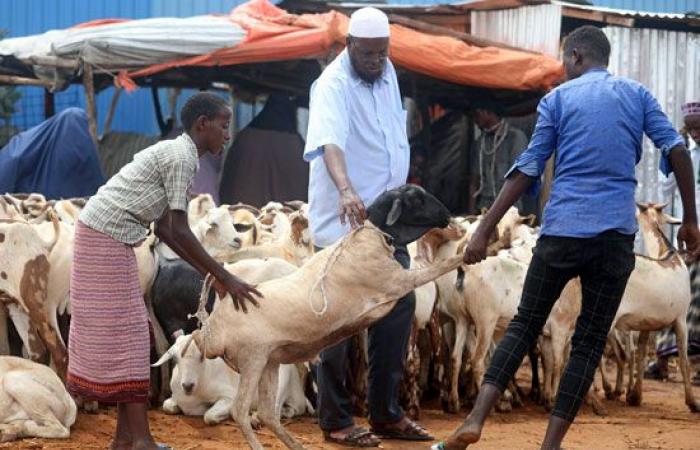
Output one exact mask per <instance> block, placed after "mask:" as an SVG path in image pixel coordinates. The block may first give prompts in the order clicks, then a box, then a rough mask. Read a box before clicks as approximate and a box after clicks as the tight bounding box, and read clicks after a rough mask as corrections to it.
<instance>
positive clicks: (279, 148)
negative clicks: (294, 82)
mask: <svg viewBox="0 0 700 450" xmlns="http://www.w3.org/2000/svg"><path fill="white" fill-rule="evenodd" d="M303 153H304V140H303V139H302V137H301V136H300V135H299V132H298V131H297V105H296V103H295V102H294V101H293V100H292V99H290V98H289V96H288V95H285V94H283V93H272V94H270V96H269V97H268V98H267V101H266V102H265V106H264V107H263V109H262V111H260V113H259V114H258V115H257V116H255V117H254V118H253V120H252V121H251V122H250V123H249V124H248V125H247V126H246V127H245V128H244V129H243V130H241V131H240V132H239V133H238V135H237V136H236V139H235V140H234V141H233V145H231V148H230V149H229V151H228V154H227V155H226V162H225V163H224V170H223V174H222V176H221V183H220V184H219V192H220V194H221V201H222V202H223V203H226V204H229V205H233V204H236V203H239V202H240V203H245V204H247V205H252V206H255V207H258V208H260V207H262V206H265V205H266V204H267V203H268V202H270V201H276V202H284V201H290V200H301V201H304V202H305V201H306V200H307V188H308V185H309V166H308V164H306V162H305V161H304V160H303V157H302V155H303Z"/></svg>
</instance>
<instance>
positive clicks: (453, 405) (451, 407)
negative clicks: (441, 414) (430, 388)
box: [447, 399, 460, 414]
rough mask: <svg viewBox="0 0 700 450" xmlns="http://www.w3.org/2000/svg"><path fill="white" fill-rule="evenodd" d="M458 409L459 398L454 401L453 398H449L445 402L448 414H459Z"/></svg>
mask: <svg viewBox="0 0 700 450" xmlns="http://www.w3.org/2000/svg"><path fill="white" fill-rule="evenodd" d="M459 410H460V404H459V400H456V401H455V400H452V399H450V400H449V401H448V402H447V412H448V413H450V414H459Z"/></svg>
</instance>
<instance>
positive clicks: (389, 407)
mask: <svg viewBox="0 0 700 450" xmlns="http://www.w3.org/2000/svg"><path fill="white" fill-rule="evenodd" d="M388 48H389V21H388V19H387V17H386V15H385V14H384V13H383V12H381V11H379V10H377V9H375V8H362V9H360V10H358V11H356V12H355V13H354V14H353V15H352V17H351V19H350V26H349V30H348V42H347V48H346V49H345V50H344V51H343V52H342V53H340V55H338V57H337V58H335V60H334V61H333V62H332V63H331V64H329V65H328V67H326V69H325V70H324V71H323V73H322V74H321V76H320V77H319V78H318V79H317V80H316V81H315V82H314V84H313V86H312V87H311V94H310V105H309V129H308V133H307V139H306V148H305V151H304V159H305V160H306V161H309V163H310V165H311V167H310V172H309V225H310V229H311V234H312V237H313V240H314V244H315V245H317V246H318V247H321V248H325V247H328V246H330V245H332V244H333V243H335V242H336V241H337V240H339V239H342V238H343V237H344V236H345V235H346V234H347V233H348V232H349V231H350V229H351V228H355V227H357V226H359V225H361V224H362V223H363V221H364V219H365V218H366V213H365V206H369V205H371V204H372V203H373V202H374V200H375V199H377V197H379V196H380V195H381V194H382V193H384V192H386V191H388V190H390V189H394V188H397V187H399V186H401V185H403V184H405V183H406V178H407V177H408V168H409V147H408V139H407V137H406V112H405V111H404V109H403V107H402V105H401V94H400V92H399V86H398V82H397V79H396V72H395V71H394V67H393V65H392V64H391V61H389V59H388V58H387V54H388ZM395 258H396V260H397V261H399V263H401V264H402V265H403V266H404V267H405V268H408V266H409V265H410V257H409V256H408V252H407V250H406V247H405V246H397V247H396V253H395ZM415 305H416V299H415V296H414V295H413V293H411V294H409V295H408V296H407V297H406V298H404V299H402V300H400V301H399V302H398V303H397V304H396V306H395V307H394V309H393V310H392V311H391V312H390V313H389V314H388V315H387V316H385V317H384V318H383V319H381V320H380V321H378V322H377V323H375V324H374V325H372V326H371V327H370V328H369V330H368V347H369V348H368V350H369V376H368V382H369V383H368V384H369V386H368V392H367V397H368V404H369V420H370V424H371V426H372V430H371V432H370V431H368V430H366V429H363V428H361V427H357V426H355V424H354V421H353V417H352V403H351V401H350V395H349V392H348V390H347V388H346V385H345V382H346V372H347V366H348V364H347V360H348V341H343V342H341V343H340V344H338V345H335V346H333V347H330V348H328V349H326V350H324V351H323V352H321V354H320V358H321V363H320V364H319V366H318V371H317V375H318V413H319V426H320V427H321V429H322V430H323V432H324V437H325V439H326V440H327V441H330V442H334V443H339V444H342V445H345V446H352V447H376V446H378V445H379V439H378V437H381V438H385V439H390V438H393V439H408V440H428V441H429V440H432V438H431V437H430V436H429V435H428V433H427V432H426V431H425V430H424V429H423V428H422V427H420V426H419V425H417V424H416V423H415V422H413V421H411V420H410V419H409V418H408V417H406V415H405V414H404V411H403V410H402V409H401V407H400V406H399V402H398V395H399V385H400V383H401V380H402V378H403V367H404V362H405V359H406V348H407V344H408V338H409V334H410V331H411V324H412V322H413V316H414V311H415Z"/></svg>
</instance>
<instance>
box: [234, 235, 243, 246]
mask: <svg viewBox="0 0 700 450" xmlns="http://www.w3.org/2000/svg"><path fill="white" fill-rule="evenodd" d="M241 245H243V241H241V238H239V237H235V238H233V239H232V240H231V247H233V248H241Z"/></svg>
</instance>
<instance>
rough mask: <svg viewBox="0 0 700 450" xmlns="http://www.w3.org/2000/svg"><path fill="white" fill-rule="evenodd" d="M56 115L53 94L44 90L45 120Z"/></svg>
mask: <svg viewBox="0 0 700 450" xmlns="http://www.w3.org/2000/svg"><path fill="white" fill-rule="evenodd" d="M54 114H56V102H55V100H54V97H53V92H51V91H49V90H48V89H45V90H44V119H48V118H49V117H53V115H54Z"/></svg>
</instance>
